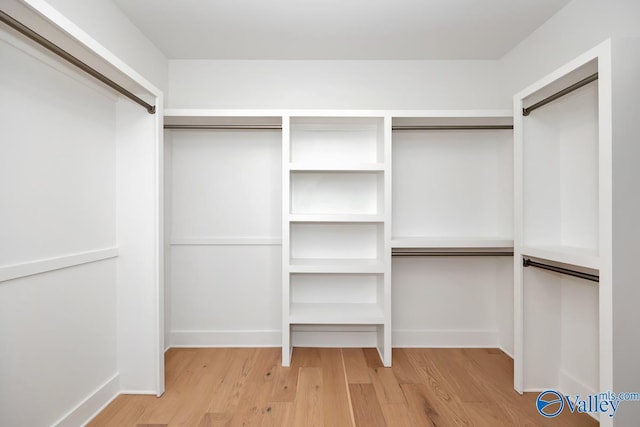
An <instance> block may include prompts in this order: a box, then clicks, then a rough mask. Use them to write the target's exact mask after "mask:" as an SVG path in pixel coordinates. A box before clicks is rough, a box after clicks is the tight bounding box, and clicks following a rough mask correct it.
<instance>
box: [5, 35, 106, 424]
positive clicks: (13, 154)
mask: <svg viewBox="0 0 640 427" xmlns="http://www.w3.org/2000/svg"><path fill="white" fill-rule="evenodd" d="M0 63H2V67H0V124H1V127H2V133H3V136H2V140H1V143H0V145H1V149H2V155H1V156H0V200H1V201H2V202H1V203H2V205H1V208H0V242H2V244H1V245H0V248H1V249H0V280H2V281H0V425H7V426H23V425H24V426H27V425H51V424H54V423H56V422H57V421H58V420H61V419H63V417H64V416H65V415H66V414H67V413H68V412H69V411H71V410H72V409H74V407H76V405H79V404H81V403H82V402H83V401H84V400H85V399H87V398H88V399H89V400H87V401H86V404H83V405H81V407H80V411H79V412H78V413H82V414H84V416H85V417H88V416H90V415H91V413H93V412H95V411H96V410H97V409H99V407H100V406H101V405H102V404H103V403H104V401H105V400H104V399H107V400H108V399H109V398H110V397H111V396H113V394H114V393H115V392H116V391H117V390H118V378H117V357H116V333H117V332H116V327H117V326H116V274H117V272H116V262H115V261H114V260H113V259H103V260H97V261H95V262H91V263H86V264H82V265H74V264H77V260H78V258H82V257H86V256H88V254H91V253H94V252H104V250H105V249H107V250H108V249H109V248H111V250H110V251H107V252H114V249H113V248H114V247H115V245H116V224H115V213H116V198H115V181H116V146H115V138H116V108H115V103H116V100H115V98H114V97H113V96H112V95H111V94H110V93H108V92H107V91H105V90H104V89H102V88H100V87H98V86H97V85H95V84H94V83H92V82H90V81H89V80H87V79H85V78H83V77H80V76H77V75H75V74H74V75H71V74H68V72H67V71H64V70H66V69H65V68H63V67H60V66H59V65H56V64H55V63H53V62H50V60H48V59H46V58H45V56H44V55H40V54H39V53H38V52H36V51H35V50H34V49H32V48H30V47H29V46H27V45H26V44H25V43H23V42H22V41H21V40H17V39H15V38H14V37H13V36H10V35H8V34H7V33H5V32H4V31H0ZM108 257H112V255H109V256H108ZM52 258H54V260H51V259H52ZM62 264H67V265H70V266H69V267H68V268H64V269H59V270H55V271H47V270H48V269H49V268H50V267H51V266H52V265H54V266H58V267H60V266H61V265H62ZM38 270H39V271H43V272H42V273H40V274H33V275H28V276H26V277H20V276H22V275H23V274H21V273H20V272H22V273H25V272H26V273H34V272H36V271H38ZM12 277H13V279H11V278H12ZM5 279H10V280H5ZM96 390H101V391H102V392H104V393H106V394H107V395H106V396H102V397H101V399H98V400H99V402H98V400H95V399H92V398H91V396H92V395H93V393H94V392H95V391H96ZM34 402H35V403H36V404H35V405H34ZM85 419H86V418H85ZM63 421H64V422H66V423H68V424H69V425H73V424H76V425H77V424H79V423H80V422H81V421H84V419H81V420H79V419H77V418H73V416H72V417H71V418H68V419H66V420H63Z"/></svg>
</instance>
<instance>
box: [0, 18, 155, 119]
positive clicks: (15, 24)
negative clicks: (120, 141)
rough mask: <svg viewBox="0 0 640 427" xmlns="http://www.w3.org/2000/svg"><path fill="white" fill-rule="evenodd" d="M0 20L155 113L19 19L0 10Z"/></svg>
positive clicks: (139, 100)
mask: <svg viewBox="0 0 640 427" xmlns="http://www.w3.org/2000/svg"><path fill="white" fill-rule="evenodd" d="M0 21H2V22H3V23H5V24H6V25H8V26H9V27H11V28H13V29H14V30H16V31H18V32H19V33H21V34H22V35H24V36H26V37H27V38H29V39H31V40H33V41H34V42H36V43H38V44H39V45H40V46H42V47H44V48H45V49H48V50H49V51H51V52H53V53H55V54H56V55H58V56H59V57H61V58H62V59H64V60H65V61H67V62H69V63H70V64H72V65H75V66H76V67H78V68H79V69H81V70H82V71H84V72H85V73H87V74H89V75H90V76H92V77H94V78H96V79H97V80H100V81H101V82H102V83H104V84H106V85H107V86H109V87H110V88H112V89H114V90H116V91H117V92H120V93H121V94H122V95H124V96H126V97H127V98H129V99H131V100H132V101H133V102H135V103H137V104H140V105H142V106H143V107H144V108H146V110H147V111H148V112H149V114H155V112H156V107H155V105H151V104H149V103H147V102H145V101H144V100H143V99H141V98H139V97H137V96H136V95H134V94H133V93H131V92H129V91H128V90H127V89H125V88H124V87H122V86H120V85H119V84H118V83H116V82H114V81H113V80H111V79H110V78H108V77H107V76H105V75H104V74H102V73H100V72H99V71H97V70H95V69H94V68H92V67H90V66H89V65H87V64H85V63H84V62H82V61H81V60H79V59H78V58H76V57H75V56H73V55H71V54H70V53H69V52H67V51H66V50H64V49H62V48H61V47H60V46H58V45H56V44H54V43H52V42H51V41H49V40H47V39H46V38H44V37H43V36H41V35H40V34H38V33H36V32H35V31H33V30H32V29H31V28H29V27H27V26H26V25H24V24H23V23H21V22H20V21H17V20H16V19H14V18H13V17H11V16H9V15H7V14H6V13H5V12H3V11H2V10H0Z"/></svg>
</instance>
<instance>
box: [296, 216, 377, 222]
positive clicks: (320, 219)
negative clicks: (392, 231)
mask: <svg viewBox="0 0 640 427" xmlns="http://www.w3.org/2000/svg"><path fill="white" fill-rule="evenodd" d="M289 221H290V222H383V221H384V215H356V214H291V215H289Z"/></svg>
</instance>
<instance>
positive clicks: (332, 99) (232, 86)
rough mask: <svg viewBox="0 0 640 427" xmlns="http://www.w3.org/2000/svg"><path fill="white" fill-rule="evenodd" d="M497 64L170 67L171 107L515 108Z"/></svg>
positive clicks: (202, 63)
mask: <svg viewBox="0 0 640 427" xmlns="http://www.w3.org/2000/svg"><path fill="white" fill-rule="evenodd" d="M498 70H499V62H498V61H207V60H172V61H169V101H168V106H169V107H171V108H312V109H316V108H320V109H323V108H345V109H350V108H351V109H393V108H397V109H403V108H407V109H410V108H416V109H430V108H433V109H438V108H453V109H455V108H509V106H510V101H509V98H508V97H506V96H505V95H503V94H502V93H500V91H496V88H497V87H499V82H500V80H499V77H500V76H499V73H498Z"/></svg>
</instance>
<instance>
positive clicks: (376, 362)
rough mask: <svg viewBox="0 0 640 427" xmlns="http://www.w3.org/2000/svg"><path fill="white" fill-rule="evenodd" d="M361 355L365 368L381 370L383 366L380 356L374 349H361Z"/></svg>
mask: <svg viewBox="0 0 640 427" xmlns="http://www.w3.org/2000/svg"><path fill="white" fill-rule="evenodd" d="M362 354H364V360H366V361H367V367H369V368H382V367H383V366H384V365H383V364H382V361H381V360H380V354H379V353H378V349H376V348H363V349H362Z"/></svg>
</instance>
